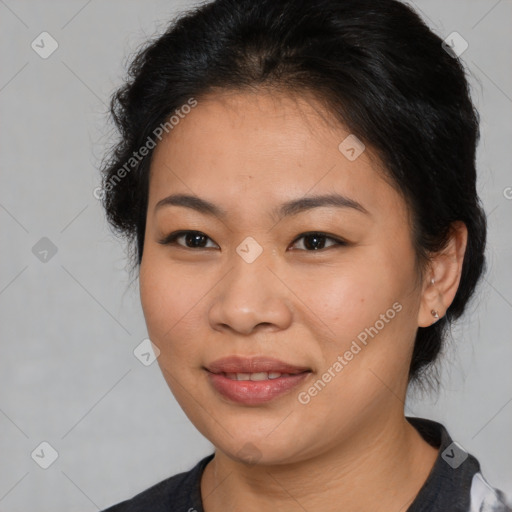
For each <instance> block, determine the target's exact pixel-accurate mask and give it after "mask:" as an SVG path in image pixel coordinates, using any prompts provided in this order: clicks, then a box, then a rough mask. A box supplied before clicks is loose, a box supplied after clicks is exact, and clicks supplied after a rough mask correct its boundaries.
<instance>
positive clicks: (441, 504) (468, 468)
mask: <svg viewBox="0 0 512 512" xmlns="http://www.w3.org/2000/svg"><path fill="white" fill-rule="evenodd" d="M407 420H408V421H409V422H410V423H411V424H412V425H413V426H414V427H415V428H416V430H418V432H419V433H420V434H421V436H422V437H423V438H424V439H425V440H426V441H427V442H428V443H429V444H431V445H432V446H434V447H435V448H439V454H438V456H437V459H436V461H435V463H434V467H433V468H432V471H431V472H430V475H429V476H428V478H427V480H426V481H425V483H424V485H423V487H422V488H421V489H420V491H419V493H418V494H417V496H416V498H415V500H414V502H413V503H412V504H411V505H410V506H409V508H408V509H407V511H406V512H427V511H428V512H512V508H510V504H508V505H507V500H506V498H505V496H504V494H503V493H502V492H501V491H499V490H498V489H495V488H493V487H491V486H490V485H489V484H488V483H487V481H486V480H485V479H484V477H483V476H482V473H481V471H480V464H479V463H478V461H477V459H475V457H473V456H472V455H471V454H469V453H467V452H466V451H465V450H464V449H463V448H462V447H461V446H460V445H459V444H457V443H454V442H453V441H452V439H451V437H450V436H449V434H448V432H447V431H446V429H445V428H444V426H443V425H441V424H440V423H437V422H435V421H431V420H427V419H423V418H412V417H407ZM213 456H214V454H213V453H212V454H211V455H208V456H207V457H205V458H204V459H202V460H200V461H199V462H198V463H197V464H196V466H194V467H193V468H192V469H191V470H190V471H186V472H184V473H179V474H177V475H174V476H172V477H170V478H167V479H166V480H163V481H162V482H160V483H158V484H156V485H154V486H153V487H150V488H149V489H146V490H145V491H143V492H141V493H140V494H138V495H137V496H135V497H133V498H132V499H130V500H127V501H123V502H122V503H119V504H117V505H114V506H112V507H110V508H108V509H106V510H104V511H103V512H173V511H176V512H178V511H179V512H204V510H203V505H202V501H201V475H202V473H203V470H204V468H205V466H206V465H207V464H208V462H210V461H211V460H212V459H213Z"/></svg>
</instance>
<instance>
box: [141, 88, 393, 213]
mask: <svg viewBox="0 0 512 512" xmlns="http://www.w3.org/2000/svg"><path fill="white" fill-rule="evenodd" d="M350 136H351V134H350V132H349V131H348V130H347V129H346V128H345V127H344V126H343V125H341V124H340V123H338V122H336V121H334V119H333V118H332V117H331V116H329V115H328V113H327V112H326V110H325V107H323V106H322V105H321V104H320V103H319V102H317V101H315V99H314V98H313V97H311V96H298V95H288V94H285V93H276V92H273V93H268V92H264V93H261V92H259V93H254V92H251V93H223V94H217V95H210V96H208V97H206V98H204V99H202V100H198V104H197V106H196V107H194V108H193V109H191V111H190V112H189V113H188V114H186V115H184V116H183V118H182V119H180V121H179V123H178V124H176V125H175V126H174V127H173V128H172V130H170V131H169V133H168V134H167V135H165V136H164V138H163V139H162V141H161V142H160V143H159V144H158V145H157V147H156V148H155V152H154V155H153V158H152V162H151V178H150V201H149V202H150V204H149V206H150V207H151V205H153V206H154V205H155V204H156V203H157V202H158V201H159V200H161V199H162V197H165V195H167V194H168V193H170V192H184V193H187V194H191V193H192V194H197V195H200V196H201V197H204V198H208V197H210V198H212V199H214V198H215V202H220V203H222V204H226V205H227V206H228V207H229V206H230V205H231V202H232V201H233V200H234V199H237V200H238V202H239V203H240V201H241V200H242V198H243V204H246V205H247V206H249V205H251V207H252V208H254V207H258V206H259V207H260V208H261V206H263V205H265V204H271V203H280V202H283V201H285V200H287V199H292V198H297V197H300V196H304V195H306V194H308V192H309V193H312V194H313V193H314V194H325V193H331V192H338V193H342V194H344V195H347V196H350V197H352V198H353V199H354V200H356V201H359V202H366V203H368V204H371V206H369V207H368V209H369V210H370V209H374V208H378V207H379V205H380V207H382V208H389V206H390V204H393V202H394V204H395V207H396V200H397V197H396V196H397V194H396V192H395V191H394V190H393V189H392V187H390V185H389V184H388V183H387V182H386V181H385V180H384V179H383V177H382V171H381V169H380V164H379V161H378V159H377V158H376V157H375V155H374V154H372V153H371V151H370V149H369V148H365V149H364V151H363V152H362V153H361V154H360V156H359V157H357V158H356V159H355V160H350V159H348V158H347V156H346V153H344V152H343V151H341V150H340V144H342V143H343V141H345V140H347V137H350ZM348 140H349V142H350V141H352V140H353V139H351V138H349V139H348ZM344 147H345V146H343V144H342V148H344ZM355 149H356V150H358V149H360V148H358V147H356V148H355ZM217 199H218V201H217ZM262 199H263V200H264V202H263V203H262Z"/></svg>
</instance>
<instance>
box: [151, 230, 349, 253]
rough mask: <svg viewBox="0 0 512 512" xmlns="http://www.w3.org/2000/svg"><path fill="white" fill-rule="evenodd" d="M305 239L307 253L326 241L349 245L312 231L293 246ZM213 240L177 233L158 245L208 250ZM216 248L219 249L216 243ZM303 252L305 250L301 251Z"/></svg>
mask: <svg viewBox="0 0 512 512" xmlns="http://www.w3.org/2000/svg"><path fill="white" fill-rule="evenodd" d="M301 239H304V242H303V247H304V248H305V250H306V251H307V252H312V251H319V250H322V249H325V248H326V244H325V241H326V240H330V241H331V242H333V243H332V244H331V245H330V246H327V248H328V247H331V246H337V245H338V246H344V245H348V243H347V242H346V241H344V240H340V239H338V238H334V237H332V236H329V235H328V234H327V233H322V232H319V231H310V232H308V233H302V234H301V235H300V236H299V237H297V238H296V239H295V240H294V242H293V244H292V245H295V244H296V243H297V241H299V240H301ZM179 240H183V243H180V242H178V241H179ZM208 240H210V241H212V242H213V240H211V238H210V237H208V236H207V235H205V234H204V233H202V232H201V231H175V232H173V233H170V234H169V235H167V236H166V237H165V238H163V239H162V240H159V241H158V243H160V244H162V245H177V246H181V247H183V248H185V249H208V248H212V246H210V247H208V246H207V241H208ZM214 245H215V247H218V246H217V245H216V244H215V243H214ZM301 250H303V249H301Z"/></svg>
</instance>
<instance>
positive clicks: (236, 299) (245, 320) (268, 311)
mask: <svg viewBox="0 0 512 512" xmlns="http://www.w3.org/2000/svg"><path fill="white" fill-rule="evenodd" d="M273 261H274V258H273V254H272V252H271V249H270V248H267V249H264V248H263V247H262V245H260V244H259V243H258V242H257V241H256V240H255V239H254V238H253V237H246V238H245V239H244V240H243V241H242V242H241V243H240V244H239V245H238V246H237V247H236V250H235V252H234V253H233V254H232V255H231V257H230V258H229V267H230V271H229V272H228V274H227V275H226V276H225V278H224V279H222V281H221V282H220V283H219V287H218V288H217V290H218V293H217V295H216V297H215V300H214V303H213V304H212V306H211V308H210V312H209V313H210V323H211V324H212V327H214V328H217V329H218V328H219V327H224V328H225V327H226V326H229V327H230V328H231V329H233V330H235V331H238V332H241V333H245V334H249V333H250V332H251V331H252V330H253V329H254V328H255V327H256V326H257V325H259V324H272V325H274V326H275V327H276V328H277V327H279V328H285V327H286V325H287V324H288V323H289V321H290V318H291V312H290V310H289V308H288V306H287V304H286V302H287V301H286V297H285V293H286V287H283V285H282V283H280V281H279V279H278V278H277V277H276V276H275V275H274V272H275V271H273V270H272V267H273V266H274V265H273V264H272V263H273Z"/></svg>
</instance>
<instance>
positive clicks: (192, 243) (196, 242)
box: [158, 231, 211, 249]
mask: <svg viewBox="0 0 512 512" xmlns="http://www.w3.org/2000/svg"><path fill="white" fill-rule="evenodd" d="M179 239H184V242H185V245H183V244H181V243H177V241H178V240H179ZM206 240H211V238H209V237H208V236H206V235H205V234H204V233H202V232H201V231H175V232H174V233H170V234H169V235H167V236H166V237H165V238H164V239H162V240H159V241H158V243H160V244H162V245H178V246H181V247H184V248H185V249H208V247H206Z"/></svg>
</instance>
